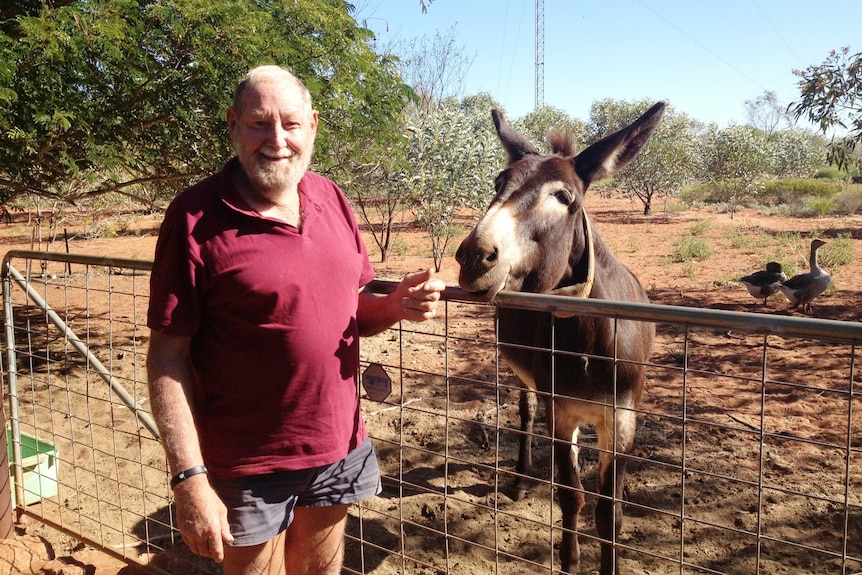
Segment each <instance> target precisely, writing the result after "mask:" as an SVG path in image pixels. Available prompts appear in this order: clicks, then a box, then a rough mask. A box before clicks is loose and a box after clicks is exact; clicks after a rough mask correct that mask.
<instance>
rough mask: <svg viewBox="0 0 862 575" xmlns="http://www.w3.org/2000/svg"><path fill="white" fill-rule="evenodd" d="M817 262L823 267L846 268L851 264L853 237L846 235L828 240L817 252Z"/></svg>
mask: <svg viewBox="0 0 862 575" xmlns="http://www.w3.org/2000/svg"><path fill="white" fill-rule="evenodd" d="M817 261H818V263H820V264H822V265H823V267H825V268H829V267H837V266H846V265H847V264H850V263H852V262H853V237H852V236H851V235H850V234H848V233H841V234H838V237H835V238H830V239H829V240H827V241H826V245H825V246H823V247H822V248H820V250H819V251H818V252H817Z"/></svg>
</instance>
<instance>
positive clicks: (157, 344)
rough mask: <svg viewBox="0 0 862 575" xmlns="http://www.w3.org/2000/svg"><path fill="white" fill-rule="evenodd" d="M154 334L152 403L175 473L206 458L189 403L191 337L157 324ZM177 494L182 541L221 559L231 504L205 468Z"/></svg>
mask: <svg viewBox="0 0 862 575" xmlns="http://www.w3.org/2000/svg"><path fill="white" fill-rule="evenodd" d="M150 334H151V335H150V351H149V354H148V356H147V376H148V380H149V391H150V405H151V409H152V412H153V418H154V419H155V421H156V425H158V427H159V433H160V434H161V436H162V445H163V446H164V448H165V454H166V456H167V458H168V466H169V467H170V469H171V474H172V475H176V474H178V473H180V472H181V471H185V470H187V469H191V468H192V467H197V466H199V465H203V463H204V461H203V455H202V454H201V449H200V442H199V440H198V432H197V428H196V427H195V421H194V416H193V413H192V407H191V401H192V385H191V384H192V377H191V371H190V363H189V362H190V359H191V338H189V337H178V336H172V335H166V334H163V333H161V332H158V331H154V330H153V331H151V332H150ZM174 496H175V498H176V506H177V520H178V524H179V528H180V533H181V534H182V537H183V541H185V542H186V544H187V545H188V546H189V548H190V549H191V550H192V551H193V552H194V553H197V554H198V555H203V556H205V557H211V558H213V559H215V560H216V561H218V562H221V561H222V560H223V559H224V547H223V543H224V542H226V541H231V540H233V537H232V536H231V534H230V528H229V527H228V522H227V509H226V508H225V506H224V504H223V503H222V501H221V500H220V499H219V498H218V496H217V495H216V493H215V491H213V489H212V487H210V484H209V481H208V480H207V476H206V474H203V473H201V474H198V475H193V476H191V477H189V478H188V479H185V480H183V481H181V482H180V483H178V484H177V485H176V487H175V488H174Z"/></svg>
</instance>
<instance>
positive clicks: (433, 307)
mask: <svg viewBox="0 0 862 575" xmlns="http://www.w3.org/2000/svg"><path fill="white" fill-rule="evenodd" d="M444 289H446V285H445V284H444V283H443V281H442V280H440V279H438V278H436V277H434V272H433V271H432V270H431V269H427V270H424V271H421V272H418V273H415V274H409V275H406V276H404V279H402V280H401V283H399V284H398V288H397V289H396V290H395V291H396V293H397V294H399V296H400V298H401V309H402V315H403V318H404V319H406V320H410V321H425V320H427V319H431V318H433V317H435V316H436V315H437V302H439V301H440V293H441V292H442V291H443V290H444Z"/></svg>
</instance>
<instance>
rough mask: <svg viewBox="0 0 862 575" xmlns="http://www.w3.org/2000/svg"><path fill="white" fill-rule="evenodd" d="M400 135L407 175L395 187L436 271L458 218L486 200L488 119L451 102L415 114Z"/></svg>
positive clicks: (494, 153)
mask: <svg viewBox="0 0 862 575" xmlns="http://www.w3.org/2000/svg"><path fill="white" fill-rule="evenodd" d="M406 134H407V159H408V162H409V165H410V170H409V171H406V172H403V173H402V174H401V175H400V178H399V185H400V186H401V187H402V190H403V191H404V193H405V194H407V195H409V197H410V198H411V199H412V206H413V209H414V211H415V216H416V220H417V221H418V222H419V223H420V224H421V225H422V226H423V227H424V228H425V230H426V231H427V233H428V236H429V238H430V240H431V252H432V256H433V258H434V267H435V269H436V270H437V271H440V268H441V266H442V264H443V258H444V257H445V255H446V250H447V248H448V246H449V243H450V241H451V240H452V238H453V237H456V236H458V235H459V234H460V233H461V231H462V230H461V228H460V226H459V225H458V223H457V217H458V215H459V213H460V212H461V211H462V209H464V208H468V209H479V208H482V207H484V206H485V204H486V203H487V202H488V200H489V198H490V193H491V191H492V186H491V182H493V176H494V173H495V171H496V169H497V166H498V165H499V157H500V155H499V154H500V150H499V145H498V142H497V138H496V135H495V132H494V130H493V124H492V123H491V120H490V114H489V113H488V112H487V111H484V112H480V110H479V107H478V106H477V107H470V108H465V107H464V106H462V105H460V104H459V103H458V102H457V101H455V100H447V101H445V102H442V103H439V104H437V105H433V106H430V107H429V108H427V109H424V110H421V109H417V110H415V113H414V114H412V115H411V117H410V118H409V119H408V123H407V131H406Z"/></svg>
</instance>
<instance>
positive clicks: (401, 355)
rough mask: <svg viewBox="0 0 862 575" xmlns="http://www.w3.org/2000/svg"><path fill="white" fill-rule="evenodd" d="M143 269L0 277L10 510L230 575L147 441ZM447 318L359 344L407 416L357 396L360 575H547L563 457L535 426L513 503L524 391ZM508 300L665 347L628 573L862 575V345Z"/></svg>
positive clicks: (586, 545) (744, 325) (506, 298)
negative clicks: (636, 326)
mask: <svg viewBox="0 0 862 575" xmlns="http://www.w3.org/2000/svg"><path fill="white" fill-rule="evenodd" d="M13 264H16V265H13ZM149 269H150V262H145V261H138V260H118V259H116V258H98V257H88V256H72V255H65V254H48V253H40V252H26V251H13V252H9V253H8V254H7V256H6V258H5V260H4V265H3V296H4V316H3V317H4V323H5V329H4V352H5V353H4V354H3V359H4V360H5V363H4V365H3V368H4V370H3V383H4V387H3V391H4V398H5V399H7V401H6V409H7V414H8V416H9V417H8V418H7V419H8V421H9V422H10V429H9V431H10V434H9V435H10V438H11V440H10V445H11V448H12V449H11V451H10V453H11V457H10V460H12V461H13V462H14V463H13V465H12V466H11V469H10V472H11V476H12V478H13V483H14V492H15V494H14V498H15V502H16V505H17V511H18V512H19V513H22V514H25V515H26V516H28V517H30V518H32V519H34V520H36V521H38V522H40V523H42V524H44V525H46V526H47V527H49V528H51V529H59V530H61V531H63V532H65V533H67V534H71V535H73V536H74V537H75V538H77V539H80V540H81V541H84V542H86V543H88V544H90V545H92V546H94V547H96V548H98V549H101V550H103V551H105V552H107V553H110V554H112V555H114V556H117V557H120V558H122V559H124V560H125V561H128V562H130V563H135V564H141V565H144V566H147V567H148V568H150V569H152V570H153V571H156V572H163V573H191V574H194V573H218V572H219V571H220V570H219V567H218V566H217V565H215V564H214V563H212V562H209V561H207V560H203V559H200V558H197V557H194V556H192V555H191V554H190V553H189V552H188V551H187V549H185V547H184V545H183V544H182V543H181V541H180V539H179V535H178V532H177V530H176V528H175V524H174V520H173V514H172V508H171V492H170V489H169V487H168V485H167V480H168V471H167V468H166V465H165V459H164V454H163V451H162V448H161V445H160V444H159V441H158V437H157V432H156V430H155V427H154V426H153V425H152V421H151V420H150V418H149V412H148V404H147V401H148V396H147V388H146V373H145V356H146V350H147V342H148V337H149V333H148V330H147V329H146V327H145V316H146V306H147V295H148V282H149V278H148V275H147V274H148V270H149ZM393 285H394V284H392V283H391V282H375V283H374V284H372V286H371V288H372V289H375V290H378V291H387V290H390V289H392V287H393ZM444 299H445V305H444V309H445V314H443V317H442V318H441V319H440V320H435V321H431V322H426V323H424V324H407V323H405V324H402V325H399V326H396V327H395V328H393V329H391V330H388V331H387V332H384V333H383V334H380V335H378V336H375V337H374V338H367V339H364V340H363V342H362V346H361V350H362V352H361V353H362V370H363V371H365V370H366V369H367V368H368V367H369V366H371V365H372V364H375V367H374V368H373V369H372V371H373V373H374V374H375V375H376V376H377V377H378V378H380V377H381V375H382V372H385V374H386V375H383V376H382V378H383V379H386V378H387V377H388V378H389V379H390V380H391V382H392V393H391V394H390V395H388V396H386V394H385V391H384V392H381V391H380V387H379V386H377V387H375V389H374V393H372V394H368V393H366V391H365V390H360V391H361V392H362V397H363V400H362V402H363V411H364V414H365V419H366V423H367V426H368V428H369V432H370V433H371V435H372V438H373V440H374V444H375V448H376V450H377V453H378V458H379V460H380V464H381V471H382V474H383V484H384V491H383V493H382V494H381V496H380V497H377V498H374V499H372V500H370V501H368V502H366V503H364V504H363V505H357V506H354V508H353V509H352V510H351V513H350V518H349V523H348V538H347V549H346V564H345V572H349V573H362V574H374V575H389V574H396V573H409V574H420V573H422V574H426V573H427V574H431V573H434V574H437V573H441V574H450V573H452V574H461V573H471V572H472V573H476V574H486V573H495V574H496V573H500V574H515V573H526V572H529V573H553V572H555V570H556V569H558V568H559V567H558V565H559V563H558V560H557V557H556V552H555V549H554V544H555V542H556V541H558V540H559V538H560V530H561V525H560V521H559V520H560V512H559V508H558V507H557V506H556V503H555V500H554V497H555V491H556V490H557V489H558V488H560V487H559V486H558V485H556V484H555V483H554V481H553V471H552V466H551V461H552V458H551V453H552V451H553V450H554V449H565V448H568V446H567V445H564V444H559V443H558V444H554V442H553V441H552V440H551V439H550V438H549V437H548V436H547V434H546V432H545V431H544V428H542V427H541V426H540V429H541V431H538V432H537V433H536V435H535V436H534V437H532V438H531V440H532V441H533V442H534V444H535V448H534V452H535V453H536V466H537V470H538V473H539V475H538V476H537V477H533V478H532V484H533V487H532V489H531V492H530V494H529V496H528V497H526V498H525V499H523V500H520V501H515V500H513V499H512V498H511V497H510V487H511V484H512V482H513V481H514V479H515V472H514V462H515V459H516V457H517V443H518V440H519V436H520V432H519V421H518V414H517V402H518V394H519V390H520V386H519V384H518V382H517V380H516V378H515V377H514V375H512V373H511V372H510V371H509V370H508V368H507V367H506V365H505V363H504V362H502V361H500V360H499V348H500V344H499V343H498V342H497V341H496V338H495V326H494V307H493V306H490V305H487V304H480V303H476V302H472V301H470V300H469V297H468V296H467V294H465V293H464V292H462V291H461V290H458V289H457V288H448V289H447V290H446V292H445V294H444ZM499 299H500V301H499V302H498V304H499V305H512V306H519V307H528V308H530V309H541V310H555V309H561V310H565V311H574V312H577V313H582V314H596V315H603V316H608V317H613V318H630V319H636V320H639V321H650V322H655V323H656V326H657V334H658V337H657V348H656V352H655V353H654V355H653V358H652V360H651V362H650V364H649V366H648V370H647V372H648V382H647V386H648V388H647V391H646V393H645V397H644V403H643V406H642V408H641V410H640V411H639V414H638V416H639V417H638V419H639V422H640V425H639V431H638V436H637V440H636V441H637V447H636V450H635V452H634V453H633V454H632V455H631V456H629V459H630V460H629V462H628V467H629V470H630V473H629V476H628V481H627V488H626V491H625V493H624V496H623V500H624V510H625V515H626V517H625V522H624V526H623V530H622V533H621V536H620V538H619V540H618V541H616V542H615V544H616V545H617V546H618V547H619V548H620V557H621V571H622V572H627V573H646V572H649V573H728V574H746V575H747V574H751V573H762V574H778V573H817V574H819V573H824V574H825V573H830V574H831V573H842V574H845V575H847V574H852V573H859V572H862V490H860V485H859V483H860V481H862V391H860V383H859V374H858V369H857V367H856V365H857V357H858V345H859V342H860V341H862V325H860V324H859V323H854V322H834V321H828V320H816V319H810V318H794V317H787V316H782V315H774V314H749V313H737V312H726V311H720V310H705V309H692V308H680V307H670V306H658V305H638V304H622V303H617V302H600V301H596V300H570V299H564V298H559V297H553V296H538V295H527V294H512V293H503V294H501V296H500V298H499ZM611 359H612V360H616V359H615V358H611ZM381 370H382V371H381ZM378 381H379V380H378ZM378 394H379V395H378ZM368 395H372V396H374V397H375V398H377V399H379V400H380V401H372V400H371V399H370V398H369V397H368ZM384 396H385V397H384ZM581 439H582V442H581V449H580V466H581V469H582V470H583V475H584V490H585V491H586V492H587V500H588V507H587V508H586V509H585V513H584V515H583V520H582V522H581V523H580V524H579V535H580V539H581V542H582V559H581V568H582V570H585V571H587V572H589V571H590V570H592V569H595V568H597V565H598V559H597V557H598V548H599V541H598V539H597V536H596V531H595V528H594V524H593V521H592V518H591V508H592V505H594V501H595V495H594V494H593V493H592V491H593V490H594V489H595V482H594V481H593V477H594V471H595V468H596V466H597V461H598V453H597V451H596V449H595V437H594V433H593V432H592V430H590V429H585V430H583V433H582V434H581ZM589 502H592V504H591V503H589Z"/></svg>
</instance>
